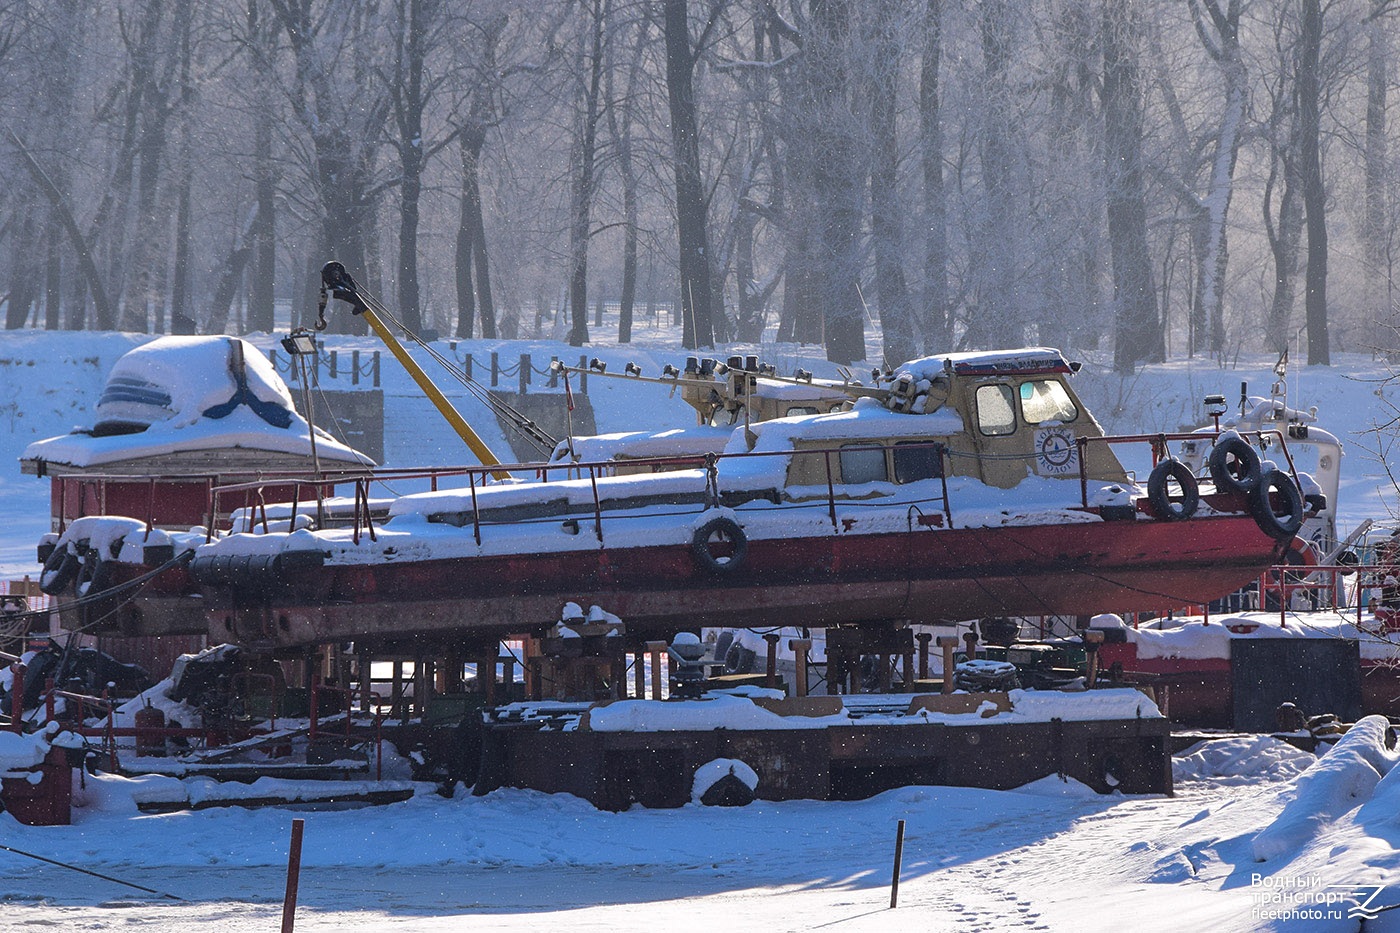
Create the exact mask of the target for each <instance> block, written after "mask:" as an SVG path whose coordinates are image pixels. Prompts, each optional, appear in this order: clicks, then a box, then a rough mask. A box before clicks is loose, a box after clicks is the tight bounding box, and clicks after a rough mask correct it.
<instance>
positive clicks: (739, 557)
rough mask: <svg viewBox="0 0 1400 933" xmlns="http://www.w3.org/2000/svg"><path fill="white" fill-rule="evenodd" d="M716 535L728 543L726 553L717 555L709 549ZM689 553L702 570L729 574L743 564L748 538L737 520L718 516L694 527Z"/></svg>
mask: <svg viewBox="0 0 1400 933" xmlns="http://www.w3.org/2000/svg"><path fill="white" fill-rule="evenodd" d="M716 536H718V537H719V540H720V541H721V542H725V541H727V542H728V543H729V545H730V552H729V553H728V554H727V555H724V554H720V555H717V554H715V552H714V551H712V550H711V549H710V545H711V542H712V539H714V538H715V537H716ZM690 553H691V554H692V556H694V558H695V562H696V563H697V564H699V565H700V568H701V569H702V570H707V571H709V572H710V573H716V574H731V573H734V572H735V571H737V570H738V569H739V568H740V567H742V566H743V565H744V558H745V557H746V556H748V553H749V539H748V536H747V535H745V534H744V529H743V528H740V527H739V523H738V522H736V521H735V520H734V519H732V518H727V517H725V516H720V517H719V518H712V519H710V520H709V521H708V522H706V523H705V524H703V525H701V526H700V527H699V528H697V529H695V534H694V535H693V536H692V537H691V539H690Z"/></svg>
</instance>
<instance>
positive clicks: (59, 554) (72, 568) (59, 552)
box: [39, 544, 81, 596]
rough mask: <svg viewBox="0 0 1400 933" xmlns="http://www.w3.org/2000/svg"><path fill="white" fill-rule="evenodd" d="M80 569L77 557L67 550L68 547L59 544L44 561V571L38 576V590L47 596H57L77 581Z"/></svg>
mask: <svg viewBox="0 0 1400 933" xmlns="http://www.w3.org/2000/svg"><path fill="white" fill-rule="evenodd" d="M80 567H81V564H80V563H79V561H78V555H77V554H74V553H73V552H72V551H70V550H68V545H66V544H60V545H59V546H58V547H55V548H54V549H53V553H51V554H50V555H49V557H48V560H46V561H44V569H43V570H42V571H41V572H40V574H39V589H40V590H42V591H43V592H45V593H47V594H48V595H49V596H57V595H58V594H59V593H62V592H63V591H64V590H66V589H68V586H69V584H71V583H72V582H73V581H74V580H76V579H78V570H79V568H80Z"/></svg>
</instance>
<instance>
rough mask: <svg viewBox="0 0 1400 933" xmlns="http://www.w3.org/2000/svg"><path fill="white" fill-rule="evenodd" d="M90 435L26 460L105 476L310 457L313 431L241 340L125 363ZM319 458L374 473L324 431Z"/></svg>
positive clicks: (181, 340)
mask: <svg viewBox="0 0 1400 933" xmlns="http://www.w3.org/2000/svg"><path fill="white" fill-rule="evenodd" d="M96 411H97V421H96V423H95V424H94V425H93V427H92V428H89V429H83V430H75V431H74V433H71V434H65V435H62V436H59V437H51V438H47V439H45V440H41V441H35V442H34V443H32V444H30V445H29V446H28V447H26V448H25V449H24V452H23V453H22V454H20V459H21V460H26V461H45V462H47V463H58V464H66V465H68V466H73V467H99V466H102V465H103V464H106V463H112V462H116V461H122V460H128V459H133V458H138V457H153V456H157V455H161V454H169V453H174V452H177V451H191V450H219V449H226V448H250V449H254V450H265V451H271V452H276V453H284V454H295V455H299V456H304V457H307V458H310V456H311V428H310V426H309V425H308V424H307V421H306V419H305V418H303V417H302V416H301V415H299V414H298V413H297V411H296V407H295V405H294V404H293V403H292V396H291V393H290V392H289V391H288V389H287V386H286V384H285V383H284V382H283V381H282V378H281V377H280V376H278V375H277V373H276V371H275V370H274V369H273V368H272V364H271V363H270V362H268V360H267V359H266V358H265V357H264V356H263V355H262V354H261V353H260V352H259V351H258V350H257V349H256V348H254V347H253V346H252V345H251V344H249V343H248V342H246V341H244V340H241V339H239V338H236V337H162V338H160V339H158V340H153V341H151V342H150V343H148V344H145V345H144V346H141V347H137V348H136V349H134V350H131V351H130V352H128V353H127V354H126V355H125V356H123V357H122V358H121V359H119V360H117V362H116V364H115V365H114V366H113V367H112V371H111V374H110V375H109V376H108V379H107V386H106V388H105V389H104V390H103V393H102V396H101V398H100V399H99V401H98V403H97V408H96ZM316 452H317V455H318V456H320V457H322V458H325V459H326V460H331V461H337V462H349V463H363V464H370V463H371V461H370V460H369V459H368V458H367V457H365V456H364V455H362V454H360V453H358V452H357V451H355V450H353V449H351V448H350V447H347V446H346V445H344V444H342V443H340V442H339V441H337V440H335V439H334V438H333V437H331V436H330V435H329V434H326V433H325V432H323V431H320V430H319V429H318V430H317V433H316Z"/></svg>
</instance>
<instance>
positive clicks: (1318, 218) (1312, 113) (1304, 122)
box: [1297, 0, 1332, 366]
mask: <svg viewBox="0 0 1400 933" xmlns="http://www.w3.org/2000/svg"><path fill="white" fill-rule="evenodd" d="M1301 2H1302V14H1303V15H1302V31H1301V32H1300V34H1299V40H1298V46H1299V50H1298V85H1297V87H1298V90H1297V94H1298V119H1299V123H1300V128H1299V130H1300V132H1299V142H1300V149H1299V174H1300V176H1301V181H1302V185H1303V210H1304V212H1305V213H1306V215H1307V225H1308V265H1307V272H1306V282H1307V284H1306V289H1307V291H1306V293H1305V298H1304V301H1303V304H1304V308H1305V309H1306V312H1307V321H1308V365H1310V366H1313V365H1323V366H1326V365H1330V364H1331V362H1332V354H1331V348H1330V346H1329V344H1328V334H1327V214H1326V211H1327V192H1326V190H1325V189H1324V181H1323V178H1322V139H1321V133H1322V130H1321V126H1320V119H1321V106H1322V102H1321V91H1320V84H1321V75H1320V69H1319V64H1320V63H1319V58H1320V56H1321V50H1322V28H1323V23H1322V4H1321V2H1320V0H1301Z"/></svg>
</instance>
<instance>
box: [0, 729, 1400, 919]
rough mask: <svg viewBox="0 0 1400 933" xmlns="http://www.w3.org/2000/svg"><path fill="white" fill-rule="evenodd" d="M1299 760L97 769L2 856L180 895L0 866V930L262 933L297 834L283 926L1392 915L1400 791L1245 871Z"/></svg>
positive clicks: (1289, 821) (0, 862) (1386, 784)
mask: <svg viewBox="0 0 1400 933" xmlns="http://www.w3.org/2000/svg"><path fill="white" fill-rule="evenodd" d="M1369 751H1370V752H1371V753H1372V754H1373V757H1374V755H1375V753H1376V752H1377V749H1376V748H1371V749H1369ZM1381 754H1384V753H1383V752H1382V753H1381ZM1389 760H1390V759H1387V761H1389ZM1313 761H1314V759H1313V758H1312V756H1310V755H1306V754H1304V753H1301V752H1298V751H1296V750H1294V749H1292V748H1291V747H1289V746H1287V745H1284V744H1283V743H1281V742H1278V741H1277V740H1274V739H1270V738H1264V737H1260V738H1240V739H1231V740H1224V741H1222V742H1219V743H1216V744H1214V745H1212V746H1211V747H1209V748H1208V749H1205V750H1201V751H1197V752H1195V753H1194V754H1188V755H1184V756H1182V757H1181V758H1179V759H1178V762H1177V774H1178V792H1177V796H1176V797H1174V798H1162V797H1121V796H1116V797H1101V796H1097V795H1095V794H1093V793H1091V792H1089V791H1088V790H1087V789H1085V788H1083V787H1082V786H1080V785H1075V784H1062V783H1060V782H1059V780H1058V779H1057V778H1054V777H1051V778H1047V779H1045V780H1042V781H1039V782H1036V784H1034V785H1031V786H1030V787H1027V788H1024V789H1022V790H1020V791H1009V792H995V791H982V790H971V789H966V788H930V787H911V788H905V789H902V790H896V791H890V792H887V793H885V794H881V795H880V796H878V797H875V798H873V799H870V800H866V801H861V802H855V803H821V802H815V801H792V802H787V803H756V804H753V805H750V806H748V807H745V808H742V809H720V808H706V807H701V806H699V805H696V804H692V805H690V806H687V807H684V808H681V809H679V810H659V811H658V810H652V811H648V810H641V809H634V810H632V811H629V812H626V813H603V812H600V811H597V810H595V809H593V808H592V807H591V806H590V805H588V804H587V803H584V802H582V801H580V800H577V799H575V798H572V797H568V796H564V795H558V796H547V795H543V794H538V793H534V792H527V791H516V790H508V791H498V792H496V793H493V794H491V795H490V796H488V797H485V798H475V797H470V796H466V795H463V794H459V795H458V796H457V797H456V798H455V799H452V800H447V799H444V798H442V797H440V796H438V795H437V794H435V793H433V792H432V791H431V789H429V788H427V787H424V789H423V791H422V792H421V793H420V794H419V796H417V797H416V798H414V799H413V800H411V801H408V802H406V803H401V804H395V805H391V806H388V807H381V808H376V809H363V810H357V811H350V812H301V813H297V812H292V811H289V810H286V809H266V810H258V811H244V810H206V811H200V812H195V813H182V814H176V815H171V816H139V815H137V814H136V813H135V811H134V807H133V805H132V803H131V792H132V790H133V788H134V786H135V785H134V784H133V782H130V781H127V780H125V779H121V778H110V777H103V778H98V779H93V778H89V779H88V790H87V791H86V792H81V793H80V796H82V797H83V798H85V799H84V803H85V805H84V806H82V807H79V808H78V809H77V810H76V811H75V818H74V820H75V822H74V825H73V826H71V827H66V828H62V827H59V828H53V827H50V828H27V827H21V826H18V825H15V824H13V823H9V822H8V821H6V822H5V823H0V844H3V845H6V846H9V847H11V848H16V849H22V850H25V851H28V852H32V853H35V854H38V855H43V856H46V857H50V858H56V859H59V860H62V861H66V862H70V863H75V864H77V865H79V866H81V867H84V868H87V869H89V870H93V871H98V872H101V873H103V874H107V875H110V876H113V877H116V878H120V879H122V880H124V881H128V882H132V883H135V884H139V885H142V886H145V887H149V888H154V889H156V890H158V891H160V892H164V893H167V894H171V895H175V896H176V897H179V898H182V899H183V900H182V901H175V900H171V899H166V898H163V897H160V896H157V895H152V894H146V893H142V892H139V891H136V890H133V889H130V888H124V887H123V886H121V885H118V884H115V883H113V882H110V881H105V880H101V879H98V878H92V877H89V876H85V875H79V874H76V873H74V872H71V871H67V870H64V869H60V868H57V867H47V866H43V865H40V864H39V863H36V862H34V861H32V860H30V859H27V858H23V857H20V856H18V855H15V854H13V853H10V852H3V851H0V890H3V891H4V905H3V907H0V916H4V917H5V919H6V924H5V926H6V928H7V929H28V928H38V927H54V926H57V927H59V928H61V929H72V930H80V929H81V930H101V929H113V928H130V927H133V926H140V927H141V929H143V930H146V929H149V930H153V931H177V930H189V929H194V928H200V929H218V930H229V931H241V930H250V931H251V930H267V929H273V928H275V925H276V923H277V920H278V918H279V917H280V915H281V897H282V892H283V889H284V885H285V868H284V866H285V859H286V853H287V847H288V835H289V827H290V823H291V820H292V819H293V818H294V817H299V818H302V819H305V820H306V830H305V842H304V849H303V871H302V877H301V886H300V893H299V909H298V912H297V929H298V930H321V931H327V930H345V929H349V928H351V927H352V926H359V927H364V928H367V929H373V930H405V931H407V930H414V931H420V930H421V931H446V930H460V929H486V930H504V931H517V930H518V931H526V930H530V931H533V930H541V929H557V930H570V931H574V930H578V931H585V930H598V931H611V933H617V931H633V930H635V931H642V930H655V929H664V930H671V931H677V933H685V931H706V933H708V931H711V930H714V929H716V928H718V929H724V930H772V931H786V930H814V929H824V928H830V929H834V930H849V931H882V933H883V931H889V930H922V931H945V930H946V931H954V930H957V931H968V930H972V931H976V930H984V931H999V930H1011V929H1018V930H1019V929H1028V930H1051V931H1059V930H1065V931H1070V930H1073V931H1097V930H1102V931H1109V930H1112V931H1121V930H1125V929H1131V930H1135V931H1136V930H1142V931H1147V930H1161V931H1178V930H1231V931H1232V930H1294V929H1299V930H1319V931H1321V930H1356V929H1359V928H1360V927H1359V921H1358V920H1356V919H1348V918H1347V917H1346V913H1347V911H1348V910H1351V909H1352V908H1353V907H1354V904H1355V903H1356V901H1358V900H1362V899H1364V898H1365V897H1367V896H1369V893H1370V891H1371V890H1372V889H1374V886H1375V885H1382V886H1385V885H1389V886H1388V887H1384V888H1383V889H1382V890H1381V891H1380V892H1379V895H1378V896H1377V897H1376V898H1375V899H1374V900H1373V901H1372V902H1371V904H1370V906H1371V907H1372V908H1376V907H1380V906H1385V905H1390V904H1394V903H1397V902H1400V874H1398V873H1397V868H1400V858H1398V857H1397V855H1396V852H1395V850H1394V846H1395V844H1396V843H1400V827H1397V825H1396V823H1395V817H1394V815H1393V814H1394V811H1393V810H1392V811H1391V812H1390V815H1389V821H1388V828H1386V829H1385V831H1384V832H1382V833H1380V834H1377V833H1376V829H1377V827H1376V826H1375V825H1372V826H1369V827H1367V826H1363V825H1362V823H1363V822H1364V821H1365V820H1367V819H1368V818H1374V817H1368V816H1367V814H1366V812H1365V811H1366V806H1365V805H1364V804H1363V805H1362V806H1360V807H1357V806H1356V805H1355V804H1356V803H1357V802H1363V801H1367V800H1368V798H1369V802H1374V803H1378V804H1382V805H1386V806H1389V805H1391V804H1392V803H1393V801H1394V799H1395V791H1396V790H1398V789H1400V781H1396V780H1391V781H1382V782H1380V783H1379V784H1376V783H1375V782H1374V781H1373V782H1372V784H1373V787H1372V789H1371V790H1369V791H1367V792H1365V793H1362V794H1359V795H1358V796H1357V797H1356V799H1355V800H1352V799H1350V798H1347V795H1348V793H1351V792H1353V791H1356V790H1357V789H1358V788H1359V786H1360V785H1357V784H1356V783H1355V781H1354V777H1355V775H1354V774H1349V775H1348V776H1347V778H1346V779H1345V780H1340V779H1336V778H1335V777H1334V778H1333V779H1332V780H1331V782H1330V783H1329V784H1327V787H1326V789H1328V790H1329V791H1330V792H1335V793H1336V794H1339V795H1340V796H1341V797H1342V798H1347V799H1348V803H1349V805H1350V806H1349V810H1348V811H1344V812H1342V813H1340V814H1338V815H1336V816H1335V818H1333V819H1330V820H1329V821H1327V822H1326V824H1325V825H1322V826H1316V827H1313V829H1312V830H1311V831H1310V832H1308V833H1307V834H1305V835H1304V836H1303V837H1301V838H1302V841H1301V842H1298V843H1295V844H1293V845H1292V846H1291V848H1289V849H1288V851H1287V852H1286V853H1285V854H1281V855H1278V856H1276V857H1274V858H1271V859H1270V860H1269V861H1267V862H1258V861H1256V860H1255V853H1254V848H1255V842H1254V839H1255V836H1256V835H1257V834H1258V833H1259V832H1260V830H1261V829H1263V828H1264V827H1266V826H1269V825H1270V824H1271V823H1279V824H1281V825H1283V827H1284V829H1286V830H1287V829H1291V828H1295V827H1296V826H1297V825H1298V819H1297V818H1296V815H1294V816H1290V815H1289V811H1288V810H1287V809H1286V808H1287V805H1288V803H1289V801H1290V800H1294V799H1296V798H1299V797H1300V796H1301V797H1308V796H1309V792H1308V789H1307V783H1306V781H1303V780H1300V778H1299V777H1298V775H1299V773H1300V772H1301V771H1302V770H1303V769H1304V768H1305V767H1306V766H1307V765H1309V764H1311V763H1312V762H1313ZM1317 770H1318V769H1317V768H1314V769H1313V771H1314V772H1316V771H1317ZM1396 776H1400V769H1396V770H1395V771H1394V773H1393V774H1392V777H1396ZM1317 783H1318V781H1317V780H1314V781H1313V784H1314V785H1316V784H1317ZM1391 785H1394V786H1391ZM1339 788H1345V789H1342V790H1339ZM1311 796H1312V797H1316V796H1317V793H1316V792H1315V791H1314V792H1313V793H1312V794H1311ZM1316 811H1317V808H1316V807H1313V812H1316ZM1281 815H1282V816H1283V819H1282V820H1280V819H1279V818H1280V816H1281ZM899 820H905V821H906V835H905V843H904V866H903V871H902V873H901V881H900V888H899V906H898V907H897V908H896V909H895V910H893V911H891V910H890V909H889V900H890V890H889V885H890V877H891V867H892V856H893V848H894V835H895V828H896V824H897V822H898V821H899ZM1383 822H1384V820H1383ZM1256 875H1258V876H1259V877H1255V876H1256ZM1300 884H1301V885H1303V887H1285V886H1287V885H1295V886H1296V885H1300ZM1368 884H1369V885H1371V886H1372V887H1371V888H1369V889H1366V890H1364V891H1363V890H1362V886H1364V885H1368ZM1327 885H1338V886H1341V887H1338V888H1336V889H1333V888H1324V887H1323V886H1327ZM1353 889H1355V890H1353ZM1324 892H1335V893H1334V897H1345V898H1349V900H1346V901H1334V903H1333V904H1332V906H1331V907H1325V906H1324V908H1323V912H1324V913H1325V912H1326V911H1327V910H1330V911H1332V913H1333V914H1334V915H1335V916H1333V917H1330V918H1329V917H1324V918H1322V919H1298V916H1297V911H1299V910H1304V909H1312V906H1311V905H1312V903H1313V902H1314V901H1315V900H1318V899H1321V900H1323V901H1324V904H1325V898H1326V894H1325V893H1324ZM1285 894H1286V895H1287V896H1288V897H1291V898H1292V900H1291V901H1287V902H1285V901H1282V900H1281V898H1282V897H1283V896H1284V895H1285ZM1269 910H1281V911H1283V912H1285V913H1288V914H1289V916H1287V917H1286V918H1285V919H1282V920H1278V919H1274V920H1271V919H1268V918H1267V917H1266V916H1264V915H1263V912H1264V911H1269ZM1380 918H1381V919H1380V920H1378V921H1370V922H1368V923H1367V924H1366V927H1365V929H1367V930H1387V929H1389V930H1400V911H1392V912H1388V913H1382V914H1380Z"/></svg>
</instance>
